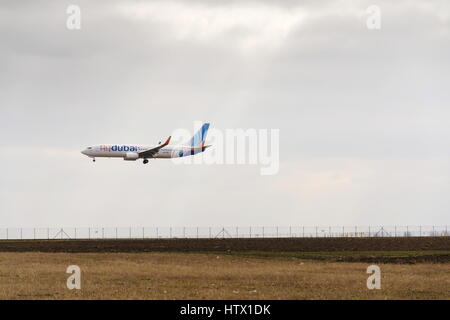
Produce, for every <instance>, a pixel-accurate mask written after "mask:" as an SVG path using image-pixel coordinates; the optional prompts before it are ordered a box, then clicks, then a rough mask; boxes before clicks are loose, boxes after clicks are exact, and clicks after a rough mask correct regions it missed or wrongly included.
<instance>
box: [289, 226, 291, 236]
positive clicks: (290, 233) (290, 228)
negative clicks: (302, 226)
mask: <svg viewBox="0 0 450 320" xmlns="http://www.w3.org/2000/svg"><path fill="white" fill-rule="evenodd" d="M289 238H292V227H289Z"/></svg>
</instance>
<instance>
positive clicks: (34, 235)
mask: <svg viewBox="0 0 450 320" xmlns="http://www.w3.org/2000/svg"><path fill="white" fill-rule="evenodd" d="M33 239H34V240H36V228H33Z"/></svg>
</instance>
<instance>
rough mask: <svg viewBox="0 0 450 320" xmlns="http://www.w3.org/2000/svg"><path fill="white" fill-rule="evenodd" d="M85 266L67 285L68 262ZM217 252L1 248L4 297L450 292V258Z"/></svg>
mask: <svg viewBox="0 0 450 320" xmlns="http://www.w3.org/2000/svg"><path fill="white" fill-rule="evenodd" d="M73 264H75V265H78V266H79V267H80V268H81V271H82V276H81V290H68V289H67V288H66V280H67V277H68V276H69V274H66V273H65V271H66V268H67V267H68V266H69V265H73ZM368 265H369V263H362V262H351V263H350V262H330V261H313V260H307V259H302V258H293V257H286V256H268V257H267V256H266V257H258V256H255V255H245V254H242V255H230V254H225V253H221V254H217V253H175V252H173V253H172V252H169V253H155V252H152V253H40V252H0V299H450V263H418V264H378V265H379V266H380V268H381V272H382V283H381V290H368V289H367V287H366V280H367V277H368V274H366V268H367V266H368Z"/></svg>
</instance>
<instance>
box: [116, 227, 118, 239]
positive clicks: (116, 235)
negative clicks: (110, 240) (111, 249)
mask: <svg viewBox="0 0 450 320" xmlns="http://www.w3.org/2000/svg"><path fill="white" fill-rule="evenodd" d="M117 239H118V237H117V227H116V240H117Z"/></svg>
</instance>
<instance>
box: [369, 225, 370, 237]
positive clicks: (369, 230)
mask: <svg viewBox="0 0 450 320" xmlns="http://www.w3.org/2000/svg"><path fill="white" fill-rule="evenodd" d="M369 238H370V226H369Z"/></svg>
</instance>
